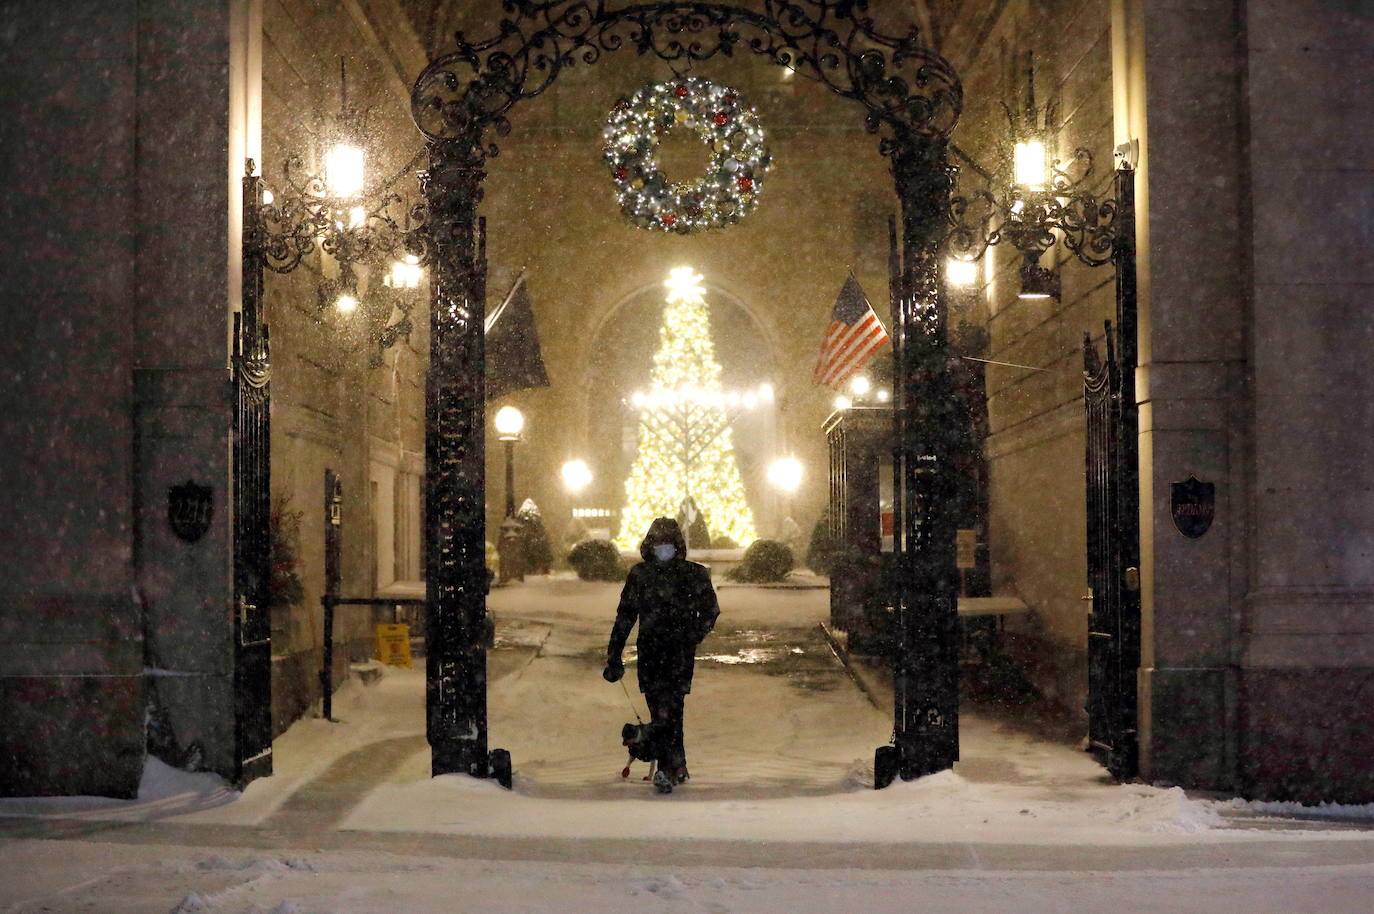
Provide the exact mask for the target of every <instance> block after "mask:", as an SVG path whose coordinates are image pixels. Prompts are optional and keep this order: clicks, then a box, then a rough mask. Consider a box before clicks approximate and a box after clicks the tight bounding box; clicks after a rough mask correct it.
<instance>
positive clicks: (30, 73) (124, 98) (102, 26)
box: [0, 0, 255, 796]
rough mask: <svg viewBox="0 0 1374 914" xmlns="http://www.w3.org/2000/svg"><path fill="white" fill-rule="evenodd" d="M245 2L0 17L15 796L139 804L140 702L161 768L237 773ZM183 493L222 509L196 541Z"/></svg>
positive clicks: (6, 602) (27, 4) (2, 674)
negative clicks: (235, 378)
mask: <svg viewBox="0 0 1374 914" xmlns="http://www.w3.org/2000/svg"><path fill="white" fill-rule="evenodd" d="M254 3H255V0H199V2H196V0H144V2H140V3H138V4H132V3H127V4H110V3H105V2H85V0H78V2H74V3H71V4H66V5H64V6H63V7H62V10H61V12H60V14H58V13H55V12H54V8H53V6H52V4H50V3H42V2H34V0H21V2H14V3H7V4H5V5H4V7H3V10H0V35H5V36H12V37H10V38H7V39H4V41H5V43H6V46H5V47H4V51H3V54H0V68H3V70H4V73H3V82H4V85H5V86H6V87H7V91H6V94H5V102H4V103H3V104H4V107H5V110H4V117H0V142H2V143H4V145H5V146H6V148H8V149H11V150H14V151H15V152H16V155H14V156H13V161H14V164H15V167H16V168H17V169H18V170H17V171H16V172H15V173H13V174H11V175H10V180H9V182H8V184H7V189H6V191H5V199H6V210H7V213H6V214H7V216H8V219H7V222H8V224H9V225H10V231H8V232H7V233H6V234H5V238H4V240H3V241H0V244H3V245H4V248H5V249H4V251H3V252H0V254H2V255H3V256H4V259H5V262H6V263H8V264H10V265H11V267H12V269H11V272H10V274H9V278H8V280H7V286H8V291H9V292H10V294H11V295H13V296H14V297H15V299H16V300H17V301H22V302H23V303H24V306H23V318H22V322H20V323H18V324H16V326H15V328H14V329H15V331H17V332H11V333H6V334H4V335H3V343H0V346H3V348H4V351H3V359H4V363H5V364H6V366H7V367H8V369H9V370H10V371H11V372H12V377H13V380H12V381H11V382H10V383H8V384H6V385H5V391H6V397H7V402H6V403H5V404H3V408H2V409H0V416H3V418H2V419H0V421H2V422H3V423H4V429H3V435H4V440H6V441H7V442H10V443H11V445H10V450H9V459H8V460H7V461H6V463H5V469H6V474H5V475H6V479H5V482H6V483H7V485H6V489H7V491H8V492H9V493H11V494H10V496H9V499H10V500H9V504H8V509H7V510H6V511H5V512H3V519H2V520H0V541H3V542H4V544H5V549H4V550H3V557H2V558H0V580H3V581H4V584H3V585H0V586H3V588H4V590H5V593H4V594H3V598H0V607H3V609H0V613H3V616H0V651H3V655H2V656H0V716H3V717H4V719H5V720H6V722H7V724H6V727H5V728H4V735H3V736H0V740H4V742H3V744H0V760H3V761H0V765H3V766H4V767H3V770H0V784H3V788H4V792H6V793H11V794H48V793H57V794H61V793H87V794H103V795H109V796H133V795H134V794H135V793H136V791H137V787H138V782H139V776H140V773H141V771H142V767H143V761H144V754H145V746H146V745H147V742H148V739H149V736H148V735H147V734H145V709H151V711H152V712H153V713H152V715H151V717H150V718H149V719H150V720H151V721H152V723H153V726H154V730H155V733H154V734H153V736H154V738H155V740H157V741H160V743H161V745H162V746H163V748H164V751H166V752H169V753H171V754H172V755H173V756H174V757H172V758H169V759H168V760H169V761H172V762H173V763H182V764H196V763H198V764H200V765H203V766H205V767H208V768H212V769H214V770H219V771H226V772H227V771H228V770H229V768H230V767H231V765H232V747H233V719H232V714H233V700H232V699H233V696H232V689H231V683H232V676H233V653H232V649H231V632H232V627H231V619H232V617H231V616H230V597H231V581H230V569H229V554H230V549H229V524H230V520H231V512H230V504H229V493H230V487H229V460H228V456H229V455H228V440H229V427H230V417H231V411H230V405H231V399H230V397H229V381H228V377H229V376H228V373H227V371H226V365H227V345H226V343H227V339H228V335H229V326H230V321H229V311H230V307H231V301H232V299H233V298H234V292H235V291H236V290H235V289H233V288H231V285H230V276H231V275H232V273H233V271H234V270H236V269H237V264H236V263H234V264H231V263H229V262H228V259H229V253H230V252H231V251H232V250H233V249H234V248H235V247H236V246H237V244H238V237H237V232H236V229H235V227H233V226H231V224H230V218H231V214H233V213H235V212H236V211H237V207H238V201H237V198H236V193H237V186H238V179H239V176H240V175H241V167H242V161H243V156H244V149H243V134H244V131H243V130H242V129H240V131H239V136H238V139H239V142H238V145H237V146H236V147H234V148H231V129H230V121H231V116H230V109H231V97H230V91H229V87H230V81H229V79H226V73H228V74H230V76H231V78H232V79H237V80H240V81H243V80H246V78H247V73H246V57H244V56H242V55H241V57H240V59H239V60H238V61H237V62H234V63H233V64H232V65H231V33H233V30H232V29H231V23H234V24H236V27H237V28H238V33H237V34H236V36H235V38H234V45H235V48H236V49H237V48H239V47H240V46H241V44H240V39H242V38H243V37H244V35H245V34H246V32H247V23H248V22H249V20H250V19H251V15H250V13H251V10H252V9H253V7H254ZM236 100H237V101H238V102H239V103H240V105H243V104H245V97H244V95H243V94H239V95H238V96H237V97H236ZM235 117H236V119H237V122H238V123H239V124H240V127H242V126H243V124H244V123H245V121H246V120H247V115H246V109H243V108H241V110H240V111H239V112H237V113H236V115H235ZM231 163H232V164H231ZM187 480H191V481H193V482H195V483H197V484H200V485H205V486H208V487H209V488H210V490H211V493H212V495H211V497H212V500H213V514H212V516H211V520H210V523H209V525H208V527H207V529H205V531H204V533H203V534H202V535H201V536H200V537H199V538H198V539H196V540H195V541H194V542H191V541H188V540H186V539H183V538H181V537H179V536H177V535H176V533H174V531H173V530H172V528H171V526H170V525H169V520H168V498H169V489H170V488H171V487H172V486H175V485H180V484H182V483H185V482H186V481H187ZM169 674H170V675H169Z"/></svg>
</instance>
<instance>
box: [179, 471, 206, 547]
mask: <svg viewBox="0 0 1374 914" xmlns="http://www.w3.org/2000/svg"><path fill="white" fill-rule="evenodd" d="M214 515H215V493H214V490H213V489H211V488H210V487H209V486H202V485H200V484H198V483H196V482H193V481H191V480H189V479H188V480H186V482H184V483H183V484H181V485H179V486H169V487H168V489H167V523H168V524H170V525H171V527H172V532H173V533H175V534H176V535H177V536H178V537H180V538H181V539H183V540H185V541H186V542H188V543H194V542H195V541H196V540H198V539H200V538H201V537H202V536H204V535H205V531H206V530H209V529H210V518H212V517H214Z"/></svg>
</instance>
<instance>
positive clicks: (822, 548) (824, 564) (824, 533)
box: [806, 508, 838, 574]
mask: <svg viewBox="0 0 1374 914" xmlns="http://www.w3.org/2000/svg"><path fill="white" fill-rule="evenodd" d="M837 552H838V550H837V549H836V545H835V541H834V540H832V539H831V538H830V509H829V508H827V509H826V510H825V513H823V514H822V515H821V519H820V520H818V521H816V526H815V527H813V528H812V529H811V543H810V545H808V546H807V548H806V567H807V568H810V569H811V570H812V571H814V572H815V573H816V574H830V571H831V569H832V568H834V567H835V559H836V557H837V556H836V553H837Z"/></svg>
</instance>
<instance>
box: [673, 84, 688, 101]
mask: <svg viewBox="0 0 1374 914" xmlns="http://www.w3.org/2000/svg"><path fill="white" fill-rule="evenodd" d="M673 94H674V95H676V96H677V97H678V98H686V97H687V87H686V86H681V85H680V86H678V87H677V88H676V89H674V90H673Z"/></svg>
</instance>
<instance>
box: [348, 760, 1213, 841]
mask: <svg viewBox="0 0 1374 914" xmlns="http://www.w3.org/2000/svg"><path fill="white" fill-rule="evenodd" d="M407 780H408V783H392V784H386V785H382V786H379V787H378V788H377V789H376V790H374V791H373V792H372V793H371V794H370V795H369V796H368V797H367V798H366V799H365V800H364V801H363V802H362V803H361V804H359V806H358V807H357V808H355V809H354V810H353V812H352V813H351V814H350V815H349V816H348V817H347V818H346V819H345V820H344V821H343V823H342V824H341V827H342V828H343V829H345V830H364V831H407V832H438V833H443V834H453V835H466V836H471V837H478V836H481V837H506V838H537V837H541V836H543V837H548V838H553V839H613V838H626V839H632V840H635V839H638V840H675V839H676V840H744V841H757V842H773V841H781V842H797V841H802V842H840V843H844V842H878V843H941V842H951V841H993V842H1015V843H1021V844H1041V845H1050V844H1055V845H1064V844H1068V845H1074V844H1090V843H1091V844H1100V843H1116V844H1123V843H1125V844H1130V843H1142V842H1143V843H1149V842H1152V841H1159V840H1163V841H1168V840H1169V839H1170V838H1171V837H1172V836H1178V835H1194V834H1198V833H1201V832H1207V831H1210V830H1213V829H1217V828H1222V827H1224V826H1225V824H1226V823H1225V821H1224V820H1223V818H1222V817H1221V815H1220V814H1219V813H1218V812H1217V810H1216V809H1215V808H1214V807H1213V806H1212V804H1208V803H1205V802H1200V801H1195V800H1190V799H1189V798H1188V797H1187V796H1186V795H1185V794H1184V792H1183V791H1182V790H1181V789H1179V788H1176V787H1175V788H1170V789H1162V788H1155V787H1148V786H1144V785H1139V784H1132V785H1093V786H1091V787H1089V788H1084V789H1078V790H1056V789H1051V790H1046V789H1044V788H1043V787H1039V786H1025V785H1007V784H988V783H975V782H972V781H970V780H968V779H966V778H964V777H961V776H960V775H959V774H958V773H957V772H956V771H943V772H940V773H938V774H933V775H930V776H928V777H924V778H919V779H916V780H914V781H910V782H906V783H903V782H898V783H895V784H893V785H892V786H890V787H888V788H887V789H885V790H882V791H875V790H873V789H872V788H871V787H869V786H864V787H856V788H854V789H851V790H847V791H840V792H834V793H828V794H824V795H811V796H793V797H776V798H758V799H755V798H749V797H748V796H747V795H742V794H740V795H737V794H735V792H734V791H725V790H715V789H712V788H711V787H709V786H707V785H705V784H703V785H702V786H700V787H698V786H694V785H695V784H696V779H695V778H694V779H693V781H692V782H689V783H688V784H687V785H685V786H684V787H681V788H679V789H678V790H677V791H675V792H674V793H673V795H672V796H669V797H659V796H656V795H654V794H652V793H651V792H650V791H649V789H648V787H647V786H646V785H644V784H642V783H640V782H639V781H638V780H637V779H635V780H632V781H629V782H620V783H617V784H614V785H613V786H614V787H616V788H619V789H614V790H612V791H610V792H609V793H606V794H603V793H600V792H597V793H596V798H588V799H575V798H569V799H550V798H549V797H547V796H541V795H539V792H538V791H537V790H532V789H531V788H530V785H529V784H528V781H527V779H522V778H521V777H517V779H516V787H517V789H516V790H515V791H514V792H513V793H511V792H506V791H503V790H501V789H500V788H499V787H497V786H496V785H494V784H492V783H489V782H484V781H477V780H473V779H471V778H468V777H466V776H462V775H445V776H442V777H438V778H427V777H425V778H415V779H407ZM522 780H525V781H526V782H525V783H522ZM616 780H617V781H618V778H617V779H616ZM856 780H857V779H856ZM608 781H609V779H608ZM726 797H728V798H726Z"/></svg>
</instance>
